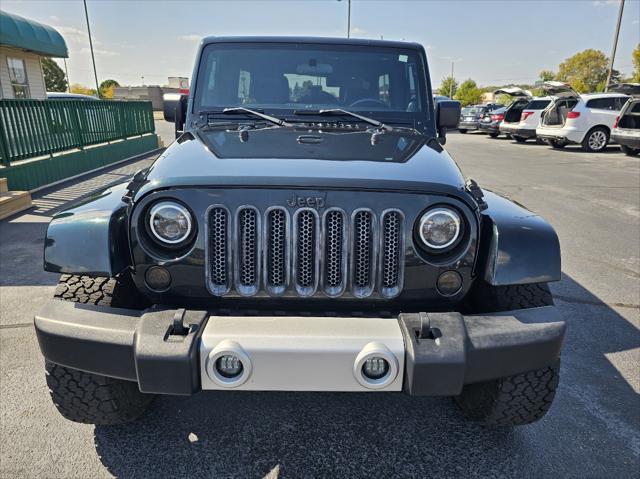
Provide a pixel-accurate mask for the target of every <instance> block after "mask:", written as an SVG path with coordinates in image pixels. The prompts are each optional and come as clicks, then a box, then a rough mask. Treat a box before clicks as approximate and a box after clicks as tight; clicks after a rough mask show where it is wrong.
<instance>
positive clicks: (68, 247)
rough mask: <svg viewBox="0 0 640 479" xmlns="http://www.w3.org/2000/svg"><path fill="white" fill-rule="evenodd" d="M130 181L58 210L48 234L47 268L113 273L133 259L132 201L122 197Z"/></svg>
mask: <svg viewBox="0 0 640 479" xmlns="http://www.w3.org/2000/svg"><path fill="white" fill-rule="evenodd" d="M127 184H128V181H126V182H123V183H120V184H117V185H115V186H112V187H110V188H107V189H105V190H102V191H100V192H98V193H96V194H94V195H91V196H90V197H89V198H87V199H86V200H85V201H83V202H82V203H80V204H77V205H74V206H73V207H72V208H69V209H67V210H65V211H62V212H60V213H58V214H56V215H55V216H54V217H53V219H52V220H51V222H50V223H49V226H48V227H47V232H46V234H45V242H44V269H45V271H50V272H52V273H70V274H82V275H90V276H107V277H113V276H116V275H117V274H118V273H121V272H122V271H123V270H125V269H126V268H127V267H128V266H129V265H130V263H131V252H130V248H129V225H128V222H129V205H128V204H127V203H125V202H124V201H123V200H122V197H123V195H124V194H125V193H126V192H127Z"/></svg>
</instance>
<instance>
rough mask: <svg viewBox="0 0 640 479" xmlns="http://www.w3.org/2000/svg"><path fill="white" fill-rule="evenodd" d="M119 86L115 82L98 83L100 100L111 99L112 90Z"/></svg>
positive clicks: (110, 80)
mask: <svg viewBox="0 0 640 479" xmlns="http://www.w3.org/2000/svg"><path fill="white" fill-rule="evenodd" d="M118 86H120V83H118V82H117V81H116V80H113V79H111V78H110V79H108V80H105V81H103V82H102V83H100V98H107V99H109V100H110V99H111V98H113V89H114V88H115V87H118Z"/></svg>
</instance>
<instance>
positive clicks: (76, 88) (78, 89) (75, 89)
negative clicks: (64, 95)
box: [69, 83, 96, 96]
mask: <svg viewBox="0 0 640 479" xmlns="http://www.w3.org/2000/svg"><path fill="white" fill-rule="evenodd" d="M69 91H70V92H71V93H79V94H80V95H89V96H96V90H95V89H94V88H89V87H86V86H84V85H80V84H79V83H73V84H71V88H69Z"/></svg>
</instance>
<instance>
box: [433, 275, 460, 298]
mask: <svg viewBox="0 0 640 479" xmlns="http://www.w3.org/2000/svg"><path fill="white" fill-rule="evenodd" d="M436 287H437V288H438V292H439V293H440V294H441V295H443V296H453V295H454V294H456V293H457V292H458V291H460V289H461V288H462V276H460V273H458V272H457V271H445V272H444V273H442V274H441V275H440V276H438V282H437V283H436Z"/></svg>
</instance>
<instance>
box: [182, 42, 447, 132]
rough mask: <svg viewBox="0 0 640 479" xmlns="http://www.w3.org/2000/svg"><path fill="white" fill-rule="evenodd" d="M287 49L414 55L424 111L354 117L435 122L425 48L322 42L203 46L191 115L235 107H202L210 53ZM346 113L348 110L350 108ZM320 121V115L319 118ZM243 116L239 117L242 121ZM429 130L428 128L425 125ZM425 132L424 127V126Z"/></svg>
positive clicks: (273, 111)
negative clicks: (200, 105) (201, 102)
mask: <svg viewBox="0 0 640 479" xmlns="http://www.w3.org/2000/svg"><path fill="white" fill-rule="evenodd" d="M282 47H288V48H292V49H296V48H299V49H302V48H306V47H308V48H309V49H326V50H336V51H337V50H340V49H345V50H347V51H353V50H357V49H363V50H372V49H373V50H378V51H380V50H382V51H385V52H386V53H398V54H412V55H415V57H416V62H417V67H418V68H417V70H418V71H417V74H416V75H417V80H418V88H419V91H420V108H421V111H417V112H405V111H399V110H391V111H384V110H367V109H357V110H353V111H354V113H357V114H360V115H364V116H368V117H371V118H374V119H376V120H379V121H381V122H383V123H400V124H414V125H416V124H423V125H424V124H425V123H426V122H430V121H433V120H434V116H435V115H434V111H433V108H434V106H433V101H432V100H431V85H430V82H429V81H428V70H427V63H426V55H425V53H424V50H423V49H422V48H416V47H415V46H412V45H409V44H408V45H406V46H404V45H402V46H390V45H389V46H387V45H377V44H371V45H366V44H357V43H351V42H344V43H337V42H327V43H319V42H303V43H301V42H289V41H277V42H273V41H266V42H261V41H259V40H258V39H255V40H251V41H222V42H216V41H212V42H209V43H205V42H203V44H202V45H201V47H200V50H199V52H198V61H197V62H196V68H195V69H194V75H193V78H195V79H196V81H195V84H194V85H193V88H191V91H190V95H189V107H188V114H189V115H194V116H196V117H198V116H200V115H201V114H205V113H208V112H211V111H212V110H218V109H222V108H224V107H230V106H233V105H216V106H210V105H207V106H204V107H199V105H198V103H199V98H200V96H199V95H200V92H199V88H198V86H199V85H200V84H203V85H204V84H206V79H205V78H204V75H205V71H206V65H205V62H206V60H207V59H208V53H209V51H210V50H213V49H216V48H223V49H224V48H266V49H269V48H274V49H277V48H282ZM254 108H255V109H257V110H259V111H260V112H263V113H266V114H268V115H272V116H276V117H278V118H282V119H286V120H287V121H294V122H304V121H308V120H309V119H310V118H313V116H312V115H305V116H298V115H295V114H294V112H295V111H296V110H298V111H299V110H301V109H303V108H300V107H298V108H271V107H264V108H262V107H260V106H257V107H254ZM344 109H346V110H348V109H349V108H348V107H345V108H344ZM319 117H321V115H320V116H319ZM240 118H241V116H240V117H239V119H240ZM324 119H325V120H324V121H326V116H324ZM425 126H426V125H425ZM423 128H424V126H423Z"/></svg>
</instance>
